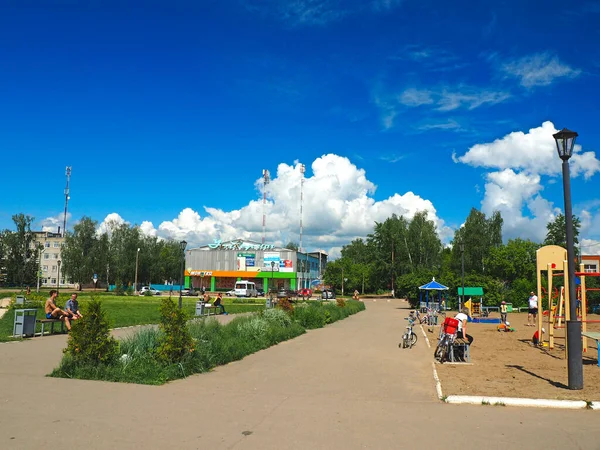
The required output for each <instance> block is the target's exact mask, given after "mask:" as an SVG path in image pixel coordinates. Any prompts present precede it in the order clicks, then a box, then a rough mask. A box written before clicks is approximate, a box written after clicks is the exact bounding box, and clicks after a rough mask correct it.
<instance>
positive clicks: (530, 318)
mask: <svg viewBox="0 0 600 450" xmlns="http://www.w3.org/2000/svg"><path fill="white" fill-rule="evenodd" d="M537 313H538V298H537V295H535V292H533V291H532V292H531V294H530V296H529V311H528V314H527V326H528V327H535V319H536V318H537Z"/></svg>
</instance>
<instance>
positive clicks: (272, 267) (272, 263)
mask: <svg viewBox="0 0 600 450" xmlns="http://www.w3.org/2000/svg"><path fill="white" fill-rule="evenodd" d="M274 269H275V261H271V289H274V286H273V270H274Z"/></svg>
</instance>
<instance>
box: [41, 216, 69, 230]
mask: <svg viewBox="0 0 600 450" xmlns="http://www.w3.org/2000/svg"><path fill="white" fill-rule="evenodd" d="M64 219H65V213H64V212H61V213H59V214H57V215H56V216H52V217H46V218H45V219H42V220H40V226H41V227H42V231H48V232H52V233H58V231H59V227H60V229H61V230H62V227H63V224H64ZM70 221H71V213H70V212H67V228H68V227H69V222H70ZM63 231H64V230H63Z"/></svg>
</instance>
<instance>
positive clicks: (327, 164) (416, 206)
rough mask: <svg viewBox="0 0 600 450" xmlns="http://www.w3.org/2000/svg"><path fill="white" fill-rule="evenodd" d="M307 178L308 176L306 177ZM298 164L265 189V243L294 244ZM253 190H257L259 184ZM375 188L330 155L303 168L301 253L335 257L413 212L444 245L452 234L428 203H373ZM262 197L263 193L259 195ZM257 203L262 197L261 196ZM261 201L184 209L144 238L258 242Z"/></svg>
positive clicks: (146, 226)
mask: <svg viewBox="0 0 600 450" xmlns="http://www.w3.org/2000/svg"><path fill="white" fill-rule="evenodd" d="M309 172H312V175H309ZM301 179H302V176H301V172H300V163H298V162H296V163H294V164H291V165H288V164H285V163H281V164H279V166H278V167H277V171H276V175H275V176H273V177H272V180H271V183H270V184H268V185H267V202H266V205H265V212H266V241H268V242H270V243H274V244H277V245H285V244H286V243H287V242H288V241H290V240H292V241H296V242H298V240H299V228H300V184H301ZM255 188H257V190H258V191H260V190H261V189H262V179H257V180H256V182H255ZM375 190H376V186H375V184H374V183H373V182H372V181H370V180H369V179H368V178H367V176H366V172H365V170H364V169H361V168H358V167H357V166H356V165H354V164H353V163H352V162H351V161H350V160H349V159H348V158H345V157H342V156H338V155H335V154H328V155H323V156H321V157H320V158H317V159H316V160H315V161H314V162H313V163H312V164H311V165H310V170H309V169H308V168H307V173H306V174H305V180H304V195H303V197H304V202H303V216H302V221H303V227H304V233H303V243H302V244H303V245H302V246H303V248H304V249H305V250H309V251H312V250H317V249H320V250H324V251H327V252H328V253H330V255H332V256H337V255H339V250H340V248H341V246H342V245H345V244H347V243H349V242H350V241H351V240H352V239H355V238H357V237H366V235H367V234H368V233H371V232H372V231H373V227H374V224H375V222H376V221H377V222H382V221H384V220H385V219H387V218H388V217H390V216H391V215H392V214H397V215H404V216H405V217H407V218H412V217H413V216H414V214H415V213H416V212H418V211H427V212H428V214H429V217H430V219H432V220H434V222H435V223H436V226H437V228H438V231H439V232H440V236H441V238H442V239H443V240H448V239H450V238H451V236H452V234H453V231H452V230H451V229H450V228H449V227H447V226H446V225H445V224H444V221H443V220H441V219H440V218H439V217H438V216H437V212H436V209H435V207H434V206H433V204H432V203H431V201H429V200H426V199H423V198H422V197H420V196H419V195H417V194H415V193H413V192H407V193H404V194H402V195H401V194H394V195H392V196H390V197H389V198H387V199H384V200H381V201H376V200H375V199H374V198H373V194H374V193H375ZM259 193H260V194H262V192H259ZM259 197H262V195H260V196H259ZM262 214H263V202H262V198H257V199H252V200H250V201H249V202H248V204H247V205H246V206H244V207H242V208H240V209H238V210H232V211H223V210H221V209H218V208H212V207H204V208H203V211H197V210H194V209H192V208H186V209H184V210H183V211H181V212H180V213H179V215H178V217H176V218H174V219H173V220H169V221H164V222H162V223H161V224H159V225H158V227H154V225H153V224H152V223H151V222H144V223H143V225H142V226H141V227H140V228H141V229H142V231H143V232H144V233H145V234H148V235H152V236H158V237H163V238H169V239H176V240H181V239H185V240H186V241H188V242H189V243H190V244H191V245H204V244H207V243H210V242H212V241H213V240H214V239H222V240H229V239H236V238H243V239H252V240H256V241H261V239H262Z"/></svg>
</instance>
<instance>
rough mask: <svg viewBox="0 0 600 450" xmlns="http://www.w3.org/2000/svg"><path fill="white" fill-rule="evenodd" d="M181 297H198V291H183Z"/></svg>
mask: <svg viewBox="0 0 600 450" xmlns="http://www.w3.org/2000/svg"><path fill="white" fill-rule="evenodd" d="M181 295H182V296H184V297H197V296H198V291H195V290H194V289H182V290H181Z"/></svg>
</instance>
